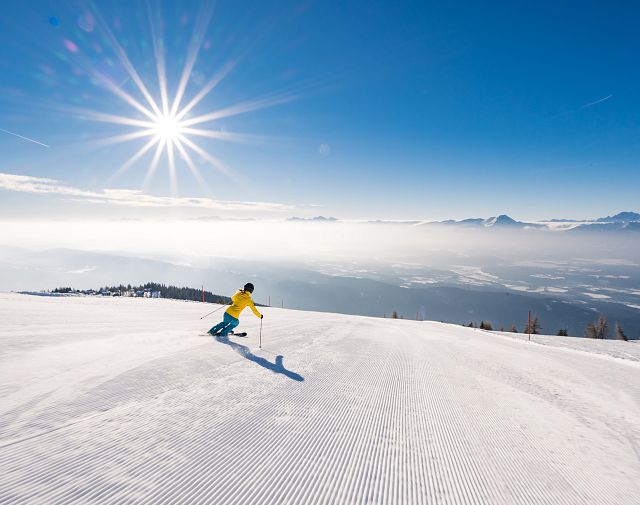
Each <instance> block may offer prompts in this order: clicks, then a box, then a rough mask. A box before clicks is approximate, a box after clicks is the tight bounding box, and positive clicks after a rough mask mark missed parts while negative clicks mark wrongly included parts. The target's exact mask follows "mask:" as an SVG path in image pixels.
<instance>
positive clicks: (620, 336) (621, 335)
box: [615, 323, 629, 342]
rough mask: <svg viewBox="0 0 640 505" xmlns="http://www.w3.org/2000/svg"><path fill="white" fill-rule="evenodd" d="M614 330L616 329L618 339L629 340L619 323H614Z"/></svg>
mask: <svg viewBox="0 0 640 505" xmlns="http://www.w3.org/2000/svg"><path fill="white" fill-rule="evenodd" d="M615 331H616V338H617V339H618V340H624V341H625V342H626V341H628V340H629V339H628V338H627V336H626V335H625V334H624V330H623V329H622V326H620V323H616V330H615Z"/></svg>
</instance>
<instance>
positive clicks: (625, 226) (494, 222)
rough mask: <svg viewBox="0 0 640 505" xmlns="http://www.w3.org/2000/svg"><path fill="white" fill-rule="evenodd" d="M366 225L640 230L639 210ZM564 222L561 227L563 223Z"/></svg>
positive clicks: (322, 220)
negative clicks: (581, 217)
mask: <svg viewBox="0 0 640 505" xmlns="http://www.w3.org/2000/svg"><path fill="white" fill-rule="evenodd" d="M287 221H289V222H313V223H335V222H339V221H341V219H338V218H335V217H325V216H316V217H309V218H304V217H297V216H294V217H290V218H288V219H287ZM367 223H369V224H405V225H412V226H434V225H444V226H458V227H477V228H505V229H516V228H522V229H524V228H527V229H543V230H544V229H546V230H554V231H569V230H571V231H576V230H580V231H585V230H586V231H596V230H597V231H617V230H629V231H640V213H638V212H631V211H623V212H619V213H618V214H615V215H613V216H607V217H601V218H597V219H584V220H576V219H557V218H554V219H547V220H542V221H537V222H535V221H518V220H516V219H513V218H512V217H511V216H509V215H507V214H500V215H498V216H491V217H489V218H482V217H478V218H467V219H461V220H455V219H446V220H444V221H416V220H401V221H389V220H375V221H367ZM563 225H564V226H563Z"/></svg>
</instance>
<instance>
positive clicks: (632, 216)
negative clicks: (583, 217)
mask: <svg viewBox="0 0 640 505" xmlns="http://www.w3.org/2000/svg"><path fill="white" fill-rule="evenodd" d="M596 221H597V222H598V223H632V222H640V214H638V213H637V212H620V213H618V214H616V215H615V216H607V217H601V218H600V219H596Z"/></svg>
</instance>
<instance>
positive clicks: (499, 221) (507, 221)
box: [437, 214, 540, 228]
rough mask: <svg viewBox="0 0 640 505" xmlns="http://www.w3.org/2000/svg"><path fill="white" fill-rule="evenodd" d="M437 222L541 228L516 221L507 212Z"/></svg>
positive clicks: (458, 224)
mask: <svg viewBox="0 0 640 505" xmlns="http://www.w3.org/2000/svg"><path fill="white" fill-rule="evenodd" d="M437 224H445V225H456V226H477V227H483V228H539V227H540V225H539V224H534V223H525V222H522V221H516V220H515V219H513V218H511V217H509V216H507V215H506V214H500V215H499V216H493V217H490V218H487V219H483V218H469V219H462V220H461V221H454V220H452V219H449V220H447V221H440V222H439V223H437Z"/></svg>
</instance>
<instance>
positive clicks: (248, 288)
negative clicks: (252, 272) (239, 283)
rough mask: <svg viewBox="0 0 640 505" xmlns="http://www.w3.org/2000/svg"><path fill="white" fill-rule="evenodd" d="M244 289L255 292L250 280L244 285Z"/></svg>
mask: <svg viewBox="0 0 640 505" xmlns="http://www.w3.org/2000/svg"><path fill="white" fill-rule="evenodd" d="M244 290H245V291H249V293H253V284H251V283H250V282H247V283H246V284H245V285H244Z"/></svg>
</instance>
